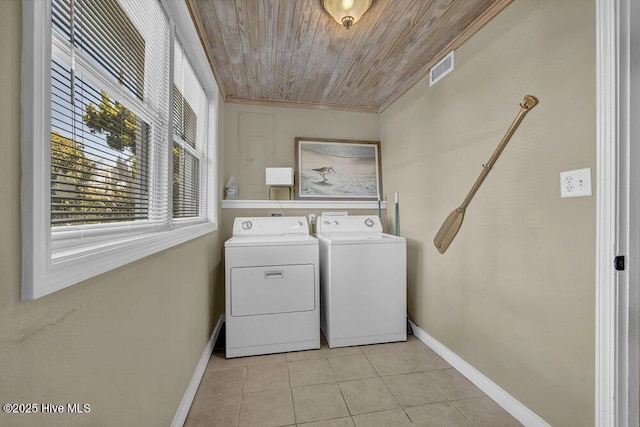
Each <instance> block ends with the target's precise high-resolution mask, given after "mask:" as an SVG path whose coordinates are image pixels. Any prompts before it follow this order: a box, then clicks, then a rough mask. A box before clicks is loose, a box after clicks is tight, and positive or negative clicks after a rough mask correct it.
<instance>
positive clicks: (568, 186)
mask: <svg viewBox="0 0 640 427" xmlns="http://www.w3.org/2000/svg"><path fill="white" fill-rule="evenodd" d="M587 196H591V168H586V169H577V170H573V171H566V172H560V197H561V198H563V199H564V198H567V197H587Z"/></svg>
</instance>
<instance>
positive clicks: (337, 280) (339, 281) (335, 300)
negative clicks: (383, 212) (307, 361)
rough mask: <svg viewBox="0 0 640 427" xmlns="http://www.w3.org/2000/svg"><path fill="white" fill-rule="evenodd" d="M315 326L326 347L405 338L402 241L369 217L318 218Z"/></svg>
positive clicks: (376, 220) (404, 260)
mask: <svg viewBox="0 0 640 427" xmlns="http://www.w3.org/2000/svg"><path fill="white" fill-rule="evenodd" d="M317 238H318V241H319V242H320V307H321V308H320V325H321V328H322V332H323V333H324V336H325V338H326V340H327V343H328V344H329V347H332V348H333V347H345V346H352V345H363V344H376V343H385V342H394V341H406V340H407V325H406V316H407V269H406V266H407V261H406V259H407V249H406V248H407V242H406V240H405V239H404V238H403V237H399V236H392V235H389V234H384V233H383V232H382V224H381V223H380V219H379V218H378V217H377V216H375V215H371V216H367V215H365V216H342V217H319V218H318V222H317Z"/></svg>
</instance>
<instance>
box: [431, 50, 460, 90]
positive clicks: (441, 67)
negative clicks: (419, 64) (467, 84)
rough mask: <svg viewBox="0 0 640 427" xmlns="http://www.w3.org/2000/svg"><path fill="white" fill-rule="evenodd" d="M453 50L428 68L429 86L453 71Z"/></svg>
mask: <svg viewBox="0 0 640 427" xmlns="http://www.w3.org/2000/svg"><path fill="white" fill-rule="evenodd" d="M453 52H454V51H453V50H452V51H451V52H449V53H448V54H447V56H445V57H444V58H442V59H441V60H440V62H438V63H437V64H436V65H434V66H433V67H431V69H430V70H429V86H433V85H434V84H436V83H438V82H439V81H440V80H441V79H442V78H443V77H444V76H446V75H447V74H449V73H450V72H452V71H453Z"/></svg>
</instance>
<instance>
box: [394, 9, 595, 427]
mask: <svg viewBox="0 0 640 427" xmlns="http://www.w3.org/2000/svg"><path fill="white" fill-rule="evenodd" d="M455 65H456V69H455V71H454V72H453V73H452V74H450V75H449V76H447V77H446V78H445V79H444V80H442V81H441V82H440V83H438V84H437V85H435V86H434V87H432V88H430V87H429V86H428V81H426V80H423V81H422V82H420V83H419V84H418V85H416V86H415V87H413V88H412V89H411V90H410V91H409V92H408V93H407V94H405V95H404V96H403V97H402V98H401V99H400V100H399V101H398V102H396V103H395V104H393V105H392V106H391V107H390V108H389V109H387V110H386V111H385V112H384V113H383V114H382V117H381V138H382V144H383V151H384V153H385V155H384V156H383V159H382V160H383V175H384V179H385V181H384V186H385V188H386V189H387V191H391V190H392V189H394V188H397V189H398V190H399V191H400V196H401V212H400V218H401V224H402V234H403V235H404V236H406V237H407V239H408V242H409V243H408V245H409V250H408V257H409V261H408V262H409V271H408V274H409V314H410V317H411V318H412V319H413V320H415V321H416V322H417V323H418V324H419V326H420V327H421V328H422V329H424V330H425V331H427V332H428V333H429V334H431V335H432V336H434V337H435V338H436V339H438V340H439V341H441V342H442V343H443V344H444V345H446V346H447V347H448V348H450V349H451V350H453V351H454V352H455V353H457V354H458V355H459V356H461V357H462V358H464V359H465V360H466V361H467V362H469V363H470V364H471V365H473V366H474V367H475V368H476V369H478V370H480V371H481V372H482V373H484V374H485V375H486V376H488V377H489V378H490V379H491V380H492V381H494V382H495V383H497V384H498V385H499V386H500V387H502V388H504V389H505V390H506V391H507V392H509V393H510V394H511V395H513V396H514V397H515V398H517V399H518V400H520V401H521V402H522V403H524V404H525V405H526V406H527V407H529V408H530V409H531V410H533V411H534V412H535V413H537V414H538V415H539V416H541V417H542V418H544V419H545V420H546V421H547V422H548V423H550V424H551V425H553V426H587V425H593V422H594V387H595V386H594V370H595V368H594V352H595V338H594V330H595V329H594V325H595V320H594V313H595V302H594V301H595V292H594V291H595V267H594V266H595V229H596V227H595V224H596V222H595V215H596V211H595V207H596V201H595V197H588V198H578V199H563V200H561V199H560V196H559V191H560V190H559V173H560V172H561V171H563V170H572V169H578V168H586V167H590V168H595V158H596V155H595V7H594V4H593V3H592V2H584V1H581V0H565V1H561V2H557V1H553V0H543V1H537V0H520V1H516V2H514V3H513V4H512V5H510V6H509V7H508V8H507V9H506V10H505V11H504V12H502V13H501V14H500V15H499V16H498V17H496V18H495V19H494V20H493V21H491V22H490V23H489V24H488V25H487V26H486V27H484V28H483V29H482V30H481V31H480V32H479V33H477V34H476V35H475V36H474V37H473V38H472V39H471V40H469V41H468V42H467V43H466V44H465V45H464V46H463V47H462V48H460V49H459V50H458V51H456V57H455ZM525 94H532V95H535V96H537V97H538V98H539V99H540V104H539V105H538V106H537V107H536V108H535V109H534V110H532V111H531V112H530V113H529V115H528V116H527V117H526V118H525V120H524V122H523V123H522V125H521V126H520V128H519V130H518V131H517V132H516V134H515V136H514V137H513V139H512V140H511V142H510V143H509V145H508V146H507V148H506V150H505V151H504V152H503V154H502V156H501V157H500V159H499V160H498V161H497V163H496V166H495V167H494V169H493V170H492V172H491V173H490V174H489V176H488V178H487V179H486V181H485V182H484V184H483V186H482V187H481V188H480V190H479V191H478V193H477V194H476V197H475V198H474V200H473V201H472V202H471V204H470V206H469V208H468V209H467V212H466V216H465V218H464V223H463V225H462V228H461V230H460V232H459V234H458V236H457V237H456V239H455V240H454V241H453V243H452V245H451V246H450V248H449V250H448V251H447V252H446V253H445V254H444V255H440V254H439V253H438V252H437V251H436V249H435V248H434V246H433V238H434V236H435V234H436V232H437V231H438V229H439V228H440V226H441V224H442V222H443V221H444V220H445V218H446V217H447V215H448V214H449V213H450V212H451V211H452V210H453V209H454V208H456V207H457V206H459V205H460V204H461V203H462V201H463V199H464V198H465V196H466V194H467V192H468V191H469V189H470V188H471V186H472V184H473V183H474V181H475V179H476V178H477V176H478V175H479V173H480V172H481V170H482V167H481V165H482V164H483V163H486V162H487V160H488V159H489V157H490V156H491V154H492V152H493V150H494V149H495V147H496V146H497V144H498V142H499V141H500V139H501V138H502V136H503V135H504V132H505V131H506V129H507V128H508V127H509V124H510V123H511V121H512V120H513V119H514V117H515V115H516V113H517V111H518V103H519V102H521V101H522V99H523V96H524V95H525ZM594 172H595V170H594ZM592 176H593V178H594V182H595V173H594V174H593V175H592Z"/></svg>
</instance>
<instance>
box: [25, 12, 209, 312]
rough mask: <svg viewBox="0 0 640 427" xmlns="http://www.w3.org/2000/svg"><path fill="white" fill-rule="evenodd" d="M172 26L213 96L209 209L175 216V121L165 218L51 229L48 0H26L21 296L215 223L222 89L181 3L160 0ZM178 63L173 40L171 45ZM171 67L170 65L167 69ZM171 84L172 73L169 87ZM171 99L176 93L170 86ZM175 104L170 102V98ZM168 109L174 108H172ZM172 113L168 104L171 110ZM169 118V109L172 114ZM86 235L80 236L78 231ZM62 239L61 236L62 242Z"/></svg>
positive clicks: (123, 262)
mask: <svg viewBox="0 0 640 427" xmlns="http://www.w3.org/2000/svg"><path fill="white" fill-rule="evenodd" d="M160 4H161V6H162V7H163V8H164V11H165V13H166V14H167V16H168V19H169V24H170V28H171V37H170V43H171V44H172V43H173V42H174V38H175V37H178V38H179V39H180V40H182V41H184V45H183V49H184V51H185V56H186V57H187V58H188V59H189V61H190V62H191V65H192V67H193V69H194V71H195V73H196V75H197V76H198V78H199V80H200V82H201V84H203V85H204V89H205V93H206V94H207V97H208V100H209V108H208V118H207V121H208V128H207V143H208V155H207V156H208V161H207V164H206V168H207V179H206V182H205V183H203V184H205V185H206V189H207V191H206V193H205V194H206V201H204V202H203V203H205V204H206V210H205V215H202V216H200V217H196V218H185V219H177V220H174V219H173V215H172V214H171V210H172V203H171V200H172V198H171V180H172V177H173V173H172V172H171V171H172V149H171V147H172V146H173V135H172V132H173V129H172V128H173V125H172V122H171V121H169V123H168V124H167V128H168V132H169V135H168V136H169V138H168V140H167V143H168V144H169V146H168V148H167V153H168V156H169V160H168V170H167V172H166V175H167V180H166V182H165V185H166V186H167V191H168V192H169V203H168V212H167V218H166V221H164V222H163V223H162V224H160V225H158V224H154V223H142V224H135V223H118V224H101V225H99V226H79V227H72V228H68V229H65V230H62V231H60V232H56V236H55V249H54V239H53V238H52V229H51V182H50V171H51V144H50V142H49V141H50V140H51V135H50V134H51V52H52V29H51V2H50V1H42V0H24V1H23V35H22V36H23V39H22V42H23V48H22V129H23V131H22V213H21V216H22V300H23V301H26V300H33V299H37V298H40V297H42V296H45V295H48V294H51V293H53V292H56V291H58V290H61V289H64V288H67V287H69V286H72V285H74V284H76V283H79V282H81V281H83V280H86V279H89V278H91V277H94V276H97V275H99V274H102V273H105V272H107V271H110V270H113V269H115V268H118V267H121V266H123V265H126V264H129V263H131V262H134V261H137V260H139V259H141V258H144V257H147V256H149V255H152V254H154V253H157V252H160V251H163V250H165V249H168V248H171V247H173V246H175V245H178V244H181V243H184V242H186V241H189V240H191V239H194V238H197V237H200V236H203V235H205V234H208V233H211V232H214V231H216V230H217V228H218V226H217V221H218V218H217V215H218V202H217V199H218V191H217V178H218V177H217V160H218V156H217V146H218V142H217V136H218V108H219V103H220V100H219V91H218V87H217V84H216V82H215V79H214V77H213V73H212V72H211V68H210V67H209V65H208V62H207V60H206V55H205V53H204V50H203V48H202V45H201V43H200V39H199V37H198V35H197V32H196V30H195V28H194V26H193V22H192V21H191V17H190V14H189V11H188V9H187V6H186V4H185V3H184V2H172V1H167V0H160ZM169 49H170V64H168V65H169V67H173V47H172V46H170V47H169ZM169 69H171V68H169ZM166 90H168V91H169V90H173V74H172V73H170V78H169V87H167V88H166ZM169 96H170V98H169V99H171V93H169ZM171 104H172V103H171V102H169V105H171ZM170 108H171V107H170ZM168 113H169V114H170V113H171V111H169V112H168ZM168 117H169V118H170V117H171V115H168ZM80 237H81V238H82V240H81V241H80V243H78V240H79V238H80ZM59 241H60V242H62V243H59Z"/></svg>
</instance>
